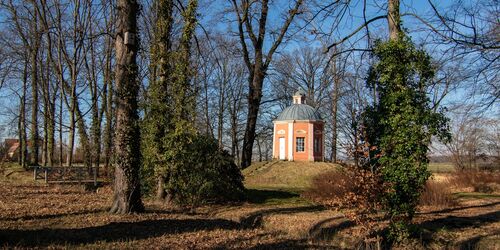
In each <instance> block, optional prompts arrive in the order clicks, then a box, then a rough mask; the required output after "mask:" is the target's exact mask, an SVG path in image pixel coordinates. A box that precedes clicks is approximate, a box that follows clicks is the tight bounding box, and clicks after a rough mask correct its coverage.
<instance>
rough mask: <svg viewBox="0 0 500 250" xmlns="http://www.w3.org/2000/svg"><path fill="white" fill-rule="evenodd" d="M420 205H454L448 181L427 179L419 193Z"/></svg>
mask: <svg viewBox="0 0 500 250" xmlns="http://www.w3.org/2000/svg"><path fill="white" fill-rule="evenodd" d="M420 205H422V206H432V207H450V206H453V205H456V202H455V200H454V199H453V197H452V192H451V190H450V183H449V182H448V181H441V182H439V181H434V180H428V181H427V183H426V184H425V187H424V190H423V192H422V194H421V195H420Z"/></svg>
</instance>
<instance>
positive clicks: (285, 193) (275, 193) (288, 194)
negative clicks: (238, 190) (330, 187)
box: [246, 188, 309, 205]
mask: <svg viewBox="0 0 500 250" xmlns="http://www.w3.org/2000/svg"><path fill="white" fill-rule="evenodd" d="M246 195H247V197H248V201H249V202H250V203H254V204H261V205H286V204H293V205H300V204H309V202H307V201H306V200H305V199H303V198H301V197H300V194H299V193H298V192H297V191H291V190H280V189H277V190H269V189H253V188H251V189H247V190H246Z"/></svg>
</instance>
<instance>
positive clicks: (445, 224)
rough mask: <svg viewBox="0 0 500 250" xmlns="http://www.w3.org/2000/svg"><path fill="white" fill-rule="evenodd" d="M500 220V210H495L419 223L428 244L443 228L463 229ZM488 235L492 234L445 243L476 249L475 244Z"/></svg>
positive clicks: (424, 239)
mask: <svg viewBox="0 0 500 250" xmlns="http://www.w3.org/2000/svg"><path fill="white" fill-rule="evenodd" d="M499 221H500V211H494V212H490V213H485V214H479V215H475V216H452V215H449V216H446V217H443V218H437V219H434V220H428V221H424V222H422V223H420V224H418V226H419V227H420V228H421V229H422V230H421V235H420V238H421V239H422V241H423V243H424V244H426V243H427V242H429V241H433V240H434V239H436V234H437V233H438V232H439V231H441V230H461V229H466V228H479V227H482V226H486V225H488V224H492V223H496V222H499ZM499 232H500V231H497V232H496V234H498V233H499ZM488 236H491V235H487V236H481V235H479V236H473V237H472V238H470V239H467V240H464V241H461V242H458V243H456V242H455V243H454V242H447V243H445V244H453V246H449V247H451V248H454V249H476V247H475V246H477V245H478V243H479V242H480V241H481V240H482V239H484V238H486V237H488ZM446 241H447V240H446Z"/></svg>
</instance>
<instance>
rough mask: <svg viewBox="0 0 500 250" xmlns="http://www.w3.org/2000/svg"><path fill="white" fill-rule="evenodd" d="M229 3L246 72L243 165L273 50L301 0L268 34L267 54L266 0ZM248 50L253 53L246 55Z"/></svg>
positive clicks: (249, 156) (248, 161)
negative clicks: (282, 21) (270, 39)
mask: <svg viewBox="0 0 500 250" xmlns="http://www.w3.org/2000/svg"><path fill="white" fill-rule="evenodd" d="M231 2H232V5H233V9H234V13H235V15H236V19H237V25H238V35H239V39H240V44H241V47H242V51H243V60H244V62H245V65H246V66H247V69H248V72H249V76H248V87H249V88H248V113H247V123H246V129H245V136H244V137H243V151H242V152H243V154H242V157H241V167H242V168H246V167H248V166H250V164H251V163H252V151H253V144H254V141H255V131H256V124H257V116H258V114H259V107H260V104H261V99H262V87H263V84H264V78H265V76H266V74H267V70H268V68H269V64H270V63H271V61H272V58H273V55H274V53H275V52H276V50H277V49H278V47H279V46H280V45H281V43H282V42H283V39H284V38H285V36H286V34H287V31H288V28H289V27H290V25H291V24H292V21H293V19H294V18H295V16H296V15H297V14H299V13H300V7H301V6H302V3H303V1H302V0H297V1H294V2H293V4H291V8H290V9H289V10H287V11H286V14H285V21H284V23H283V24H282V26H281V27H280V28H278V30H277V31H272V32H271V34H276V36H275V40H274V41H272V42H271V45H270V47H269V50H268V51H267V53H266V52H264V44H265V41H264V40H265V38H266V32H268V30H267V18H268V14H269V13H268V11H269V1H268V0H261V1H255V2H252V1H248V0H241V1H240V2H237V0H231ZM257 6H258V7H257ZM254 19H257V27H255V26H254V24H253V21H254ZM254 29H257V30H254ZM248 40H249V41H250V45H251V46H252V47H251V49H250V48H249V46H248ZM252 52H253V55H250V53H252Z"/></svg>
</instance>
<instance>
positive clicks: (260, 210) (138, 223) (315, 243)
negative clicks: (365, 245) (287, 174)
mask: <svg viewBox="0 0 500 250" xmlns="http://www.w3.org/2000/svg"><path fill="white" fill-rule="evenodd" d="M5 175H6V174H5V173H4V174H3V177H2V178H3V179H0V197H1V198H0V247H3V248H115V249H125V248H133V249H136V248H141V249H143V248H169V249H213V248H219V249H221V248H222V249H224V248H228V249H304V248H312V249H317V248H328V249H332V248H333V249H336V248H356V245H357V244H359V242H360V239H361V236H360V235H359V229H358V227H357V226H356V225H354V224H353V223H351V222H349V221H347V220H346V219H345V218H344V217H343V216H342V213H341V212H335V211H330V210H325V209H323V208H322V207H320V206H317V205H314V204H311V203H309V202H307V201H305V200H302V199H301V198H300V197H298V196H297V194H296V193H294V192H286V191H279V190H255V189H254V190H250V191H249V195H251V196H252V199H250V201H249V202H246V203H242V204H232V205H224V206H221V205H217V206H216V205H214V206H207V207H202V208H198V209H196V210H189V211H186V210H183V209H179V208H172V207H167V206H165V205H162V204H156V203H154V202H153V201H152V200H149V199H146V200H145V203H146V207H147V212H146V213H144V214H139V215H125V216H118V215H111V214H108V213H107V210H108V208H109V205H110V199H111V196H112V191H111V188H110V187H109V186H105V187H101V188H99V189H97V191H86V190H85V189H84V188H83V187H81V186H62V185H60V186H55V185H50V186H46V185H44V184H40V183H34V182H29V181H26V182H24V183H23V184H15V183H12V182H8V181H5ZM14 175H26V178H29V176H30V173H16V174H14ZM11 176H13V174H10V175H9V177H11ZM18 178H19V177H18ZM415 222H416V223H417V224H419V225H420V226H421V227H422V228H423V231H422V236H421V239H419V240H417V241H416V242H415V244H413V245H410V246H408V245H406V246H400V247H399V248H401V249H405V248H407V247H411V248H424V247H425V248H431V249H442V248H452V249H455V248H459V249H460V248H464V249H474V248H479V249H500V196H498V195H495V194H492V195H487V196H481V195H464V196H460V198H459V205H458V206H456V207H452V208H424V209H423V210H422V211H421V212H420V213H419V214H418V215H417V218H416V220H415ZM384 223H385V222H381V223H380V226H381V227H382V226H383V225H384Z"/></svg>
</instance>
